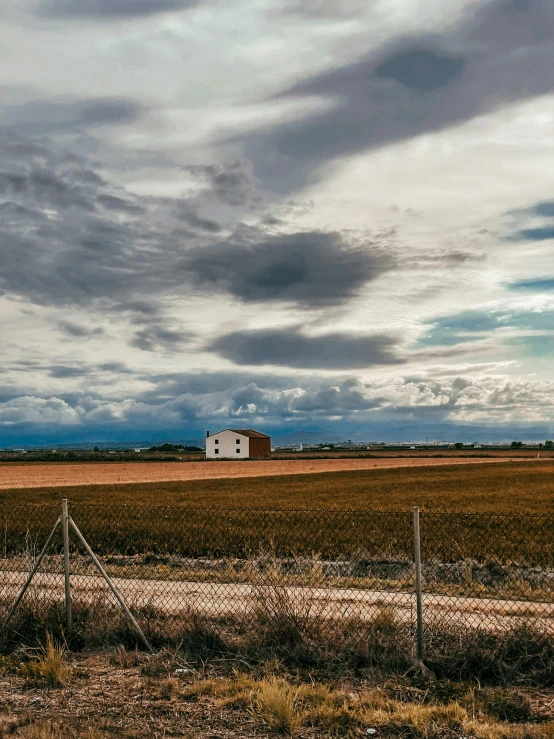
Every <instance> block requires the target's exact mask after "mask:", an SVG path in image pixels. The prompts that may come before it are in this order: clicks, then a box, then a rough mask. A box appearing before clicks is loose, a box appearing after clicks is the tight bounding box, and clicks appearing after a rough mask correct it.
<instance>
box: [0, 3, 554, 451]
mask: <svg viewBox="0 0 554 739" xmlns="http://www.w3.org/2000/svg"><path fill="white" fill-rule="evenodd" d="M0 50H1V51H0V54H1V64H0V106H1V107H0V316H1V325H0V339H1V346H2V354H1V357H2V360H1V365H0V373H1V375H0V442H1V443H2V444H4V445H7V444H9V443H14V444H15V443H17V444H19V443H23V442H24V441H36V440H52V442H54V441H56V440H59V441H61V440H63V441H68V440H71V439H75V440H81V439H99V440H100V439H104V438H105V439H120V440H123V439H133V438H138V437H144V436H145V434H147V435H149V436H148V438H161V437H164V435H165V436H168V437H172V438H191V437H193V438H194V436H195V435H196V434H197V433H198V431H201V430H204V429H206V428H209V429H210V430H216V429H217V428H220V427H226V426H235V427H254V428H259V429H260V430H266V431H269V432H271V433H273V434H278V433H287V432H290V431H294V430H295V429H335V430H337V432H338V433H343V432H344V433H345V434H358V435H360V434H362V435H363V434H364V433H365V434H367V435H369V436H375V435H376V436H379V435H380V434H385V433H386V430H387V429H389V430H390V429H397V428H404V429H408V431H406V433H407V434H408V435H411V436H415V435H416V434H417V433H423V431H425V430H426V429H427V430H429V429H431V430H433V429H435V428H438V427H441V428H443V427H444V428H448V426H449V425H451V426H452V427H453V431H452V435H455V433H456V430H455V429H456V428H459V427H462V426H470V427H487V426H489V427H491V428H496V429H498V428H502V429H507V430H508V431H507V432H506V433H512V432H513V433H515V432H516V430H520V429H524V430H525V429H526V428H528V427H533V428H534V429H537V428H538V429H539V430H538V431H533V432H532V433H538V434H539V436H540V434H542V433H543V430H544V433H545V434H548V433H549V431H550V429H553V428H554V383H553V382H552V368H553V363H552V359H553V356H554V321H553V319H554V138H553V135H552V132H553V130H554V75H553V74H552V70H553V69H554V4H553V3H552V0H449V2H448V3H445V2H444V0H340V1H339V0H235V1H234V2H227V1H226V0H3V3H2V9H1V11H0ZM395 433H396V432H395ZM483 433H484V434H485V432H483ZM522 433H523V432H522ZM529 433H530V434H531V431H529ZM485 435H486V434H485Z"/></svg>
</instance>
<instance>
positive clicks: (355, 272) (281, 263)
mask: <svg viewBox="0 0 554 739" xmlns="http://www.w3.org/2000/svg"><path fill="white" fill-rule="evenodd" d="M185 263H186V266H187V268H188V271H189V272H190V274H191V275H192V277H193V279H194V282H195V284H196V285H197V286H199V287H201V288H206V289H210V290H213V288H219V289H223V290H226V291H227V292H229V293H230V294H231V295H233V296H234V297H236V298H239V299H240V300H243V301H245V302H262V301H264V302H265V301H268V302H270V301H294V302H296V303H297V304H299V305H304V306H309V307H314V306H324V305H329V304H333V303H341V302H345V301H346V300H348V299H349V298H352V297H353V296H355V295H356V294H357V293H358V292H359V291H360V289H361V288H362V286H363V285H365V284H366V283H367V282H369V281H370V280H373V279H375V278H377V277H378V276H379V275H380V274H382V273H383V272H384V271H385V270H386V269H388V268H390V267H391V265H392V260H391V259H390V258H389V257H388V256H387V255H386V254H385V253H384V252H383V251H381V250H380V249H379V248H375V245H374V244H358V243H355V244H354V245H352V244H350V243H349V241H348V237H347V236H343V235H341V234H339V233H325V232H322V231H308V232H300V233H293V234H279V235H268V234H266V233H264V232H263V231H262V232H260V231H257V230H254V231H252V232H250V233H247V234H245V235H243V237H242V238H239V239H236V240H235V239H232V238H231V239H228V240H227V241H224V242H221V243H219V244H215V245H213V246H208V247H202V248H198V249H194V250H192V251H191V252H190V253H189V254H188V255H187V257H186V262H185Z"/></svg>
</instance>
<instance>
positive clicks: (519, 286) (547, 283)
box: [508, 277, 554, 292]
mask: <svg viewBox="0 0 554 739" xmlns="http://www.w3.org/2000/svg"><path fill="white" fill-rule="evenodd" d="M508 287H509V288H510V290H531V291H532V292H544V291H546V290H554V277H548V278H547V279H544V280H519V281H518V282H512V283H511V284H510V285H508Z"/></svg>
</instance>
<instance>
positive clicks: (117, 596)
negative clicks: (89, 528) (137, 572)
mask: <svg viewBox="0 0 554 739" xmlns="http://www.w3.org/2000/svg"><path fill="white" fill-rule="evenodd" d="M69 523H70V524H71V526H72V528H73V530H74V531H75V533H76V534H77V536H78V537H79V539H80V541H81V543H82V545H83V546H84V548H85V549H86V550H87V553H88V554H89V556H90V558H91V559H92V561H93V562H94V564H95V565H96V567H97V568H98V570H99V571H100V574H101V575H102V577H103V578H104V580H105V581H106V583H107V584H108V587H109V589H110V590H111V591H112V593H113V595H114V597H115V599H116V600H117V602H118V603H119V605H120V606H121V608H122V610H123V613H124V614H125V615H126V616H127V618H128V619H129V621H130V622H131V624H132V625H133V626H134V627H135V629H136V630H137V633H138V635H139V636H140V638H141V639H142V641H143V642H144V643H145V645H146V647H147V649H148V650H149V651H150V652H152V651H153V650H152V646H151V645H150V642H149V641H148V639H147V638H146V636H145V635H144V633H143V631H142V629H141V628H140V626H139V625H138V623H137V622H136V620H135V617H134V616H133V614H132V613H131V611H130V610H129V609H128V608H127V605H126V604H125V601H124V600H123V598H122V597H121V595H120V594H119V592H118V590H117V588H116V587H115V585H114V584H113V582H112V581H111V580H110V578H109V576H108V573H107V572H106V570H105V569H104V568H103V567H102V565H101V564H100V560H99V559H98V557H97V556H96V554H95V553H94V552H93V551H92V549H91V548H90V546H89V545H88V542H87V540H86V539H85V537H84V536H83V535H82V534H81V532H80V531H79V529H78V528H77V524H76V523H75V521H74V520H73V519H72V518H71V516H70V517H69Z"/></svg>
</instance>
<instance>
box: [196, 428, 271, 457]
mask: <svg viewBox="0 0 554 739" xmlns="http://www.w3.org/2000/svg"><path fill="white" fill-rule="evenodd" d="M270 456H271V437H269V436H267V434H262V433H260V432H259V431H254V430H253V429H224V430H223V431H218V432H217V434H210V432H209V431H208V433H207V434H206V459H263V458H264V457H270Z"/></svg>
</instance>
